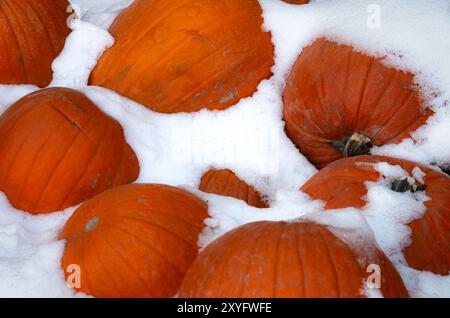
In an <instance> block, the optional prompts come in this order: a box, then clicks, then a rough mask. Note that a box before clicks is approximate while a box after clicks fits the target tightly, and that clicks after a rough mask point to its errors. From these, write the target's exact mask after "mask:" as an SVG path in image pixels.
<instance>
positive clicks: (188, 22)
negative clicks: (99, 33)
mask: <svg viewBox="0 0 450 318" xmlns="http://www.w3.org/2000/svg"><path fill="white" fill-rule="evenodd" d="M262 24H263V18H262V10H261V8H260V5H259V3H258V1H257V0H239V1H236V0H221V1H211V0H153V1H146V0H136V1H135V2H134V3H133V4H132V5H131V6H130V7H129V8H128V9H127V10H126V11H125V12H124V13H123V14H122V15H121V16H120V17H119V18H118V19H117V20H116V22H115V23H114V24H113V25H112V27H111V29H110V32H111V34H112V35H113V36H114V37H115V39H116V44H115V45H114V46H113V47H112V48H111V49H109V50H108V51H107V52H106V53H105V54H104V55H103V57H102V58H101V59H100V61H99V63H98V65H97V67H96V68H95V69H94V71H93V73H92V76H91V80H90V83H91V84H93V85H99V86H103V87H107V88H110V89H113V90H115V91H116V92H118V93H120V94H122V95H125V96H127V97H129V98H131V99H134V100H136V101H137V102H139V103H141V104H143V105H145V106H147V107H148V108H150V109H152V110H155V111H157V112H162V113H174V112H194V111H198V110H200V109H202V108H208V109H225V108H227V107H229V106H232V105H234V104H236V103H237V102H238V101H239V100H240V99H241V98H244V97H248V96H251V95H252V94H253V93H254V92H255V91H256V87H257V86H258V84H259V82H260V81H261V80H263V79H266V78H268V77H269V76H270V75H271V71H270V68H271V66H272V64H273V46H272V43H271V37H270V34H269V33H267V32H264V31H263V29H262V27H263V26H262Z"/></svg>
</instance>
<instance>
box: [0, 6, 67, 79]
mask: <svg viewBox="0 0 450 318" xmlns="http://www.w3.org/2000/svg"><path fill="white" fill-rule="evenodd" d="M69 4H70V3H69V1H67V0H2V1H0V34H1V37H0V84H34V85H37V86H40V87H44V86H47V85H48V84H49V83H50V81H51V79H52V69H51V64H52V62H53V60H54V59H55V57H57V56H58V55H59V53H60V52H61V51H62V49H63V47H64V42H65V39H66V37H67V35H68V34H69V33H70V29H69V27H68V25H67V19H68V13H67V8H68V6H69Z"/></svg>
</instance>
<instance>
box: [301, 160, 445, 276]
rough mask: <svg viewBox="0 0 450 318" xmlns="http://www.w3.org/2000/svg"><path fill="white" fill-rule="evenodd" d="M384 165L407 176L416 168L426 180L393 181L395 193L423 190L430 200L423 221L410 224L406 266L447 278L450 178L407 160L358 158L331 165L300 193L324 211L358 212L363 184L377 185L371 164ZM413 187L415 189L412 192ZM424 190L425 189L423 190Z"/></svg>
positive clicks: (361, 200)
mask: <svg viewBox="0 0 450 318" xmlns="http://www.w3.org/2000/svg"><path fill="white" fill-rule="evenodd" d="M379 162H387V163H389V164H391V165H394V166H397V165H398V166H400V167H402V168H403V169H404V170H405V171H407V172H408V173H409V174H411V175H412V171H413V169H414V168H415V167H418V168H420V169H421V170H422V171H423V172H424V173H425V174H426V176H425V177H424V182H425V185H424V186H423V185H422V186H421V187H420V188H417V185H411V184H409V185H408V184H403V185H402V183H401V181H400V183H399V182H398V181H395V183H396V184H393V187H395V188H396V189H395V190H398V191H405V190H425V192H426V195H427V196H428V197H430V198H431V200H429V201H426V202H425V203H424V204H425V206H426V212H425V214H424V215H423V217H422V218H420V219H416V220H414V221H412V222H411V223H410V224H409V227H410V228H411V231H412V236H411V239H412V243H411V245H410V246H408V247H406V248H405V249H404V251H403V252H404V254H405V258H406V261H407V262H408V264H409V265H410V266H411V267H413V268H415V269H418V270H425V271H430V272H433V273H437V274H441V275H448V273H449V271H450V178H449V177H448V176H447V175H445V174H443V173H440V172H437V171H435V170H433V169H430V168H428V167H425V166H422V165H419V164H417V163H414V162H409V161H406V160H400V159H393V158H388V157H380V156H359V157H355V158H346V159H341V160H339V161H336V162H334V163H333V164H331V165H329V166H328V167H326V168H324V169H322V170H321V171H320V172H319V173H317V174H316V175H315V176H313V177H312V178H311V179H310V180H309V181H308V182H307V183H306V184H305V185H304V186H303V187H302V188H301V191H303V192H305V193H307V194H309V195H310V196H311V197H312V198H314V199H317V200H323V201H325V202H326V208H327V209H340V208H347V207H355V208H361V207H363V206H365V205H366V203H367V202H366V201H365V198H364V197H365V195H366V194H367V188H366V186H365V182H367V181H373V182H376V181H377V180H379V179H380V177H381V176H380V173H378V172H377V171H376V170H374V168H373V164H376V163H379ZM414 187H416V188H414ZM424 187H425V188H424Z"/></svg>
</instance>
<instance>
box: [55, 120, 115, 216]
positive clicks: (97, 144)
mask: <svg viewBox="0 0 450 318" xmlns="http://www.w3.org/2000/svg"><path fill="white" fill-rule="evenodd" d="M90 118H91V119H90V120H89V123H90V122H91V121H92V118H93V116H91V117H90ZM109 125H110V121H106V126H105V128H104V129H103V130H102V132H103V136H102V138H101V139H100V140H101V142H98V143H94V144H95V146H96V148H95V150H94V151H93V152H92V156H91V159H90V160H89V161H87V162H86V165H85V166H84V168H83V173H82V174H80V177H79V178H78V180H77V181H76V183H74V185H73V187H72V190H76V189H77V187H78V185H79V184H80V182H81V180H83V178H84V176H85V175H86V172H87V171H88V169H89V167H90V166H91V165H92V163H93V162H94V160H95V158H96V157H97V156H98V154H99V152H100V149H101V146H102V145H103V144H104V143H105V142H106V138H105V136H106V132H107V130H108V127H109ZM77 127H78V125H77ZM79 129H80V128H79ZM80 132H83V131H82V130H81V129H80ZM83 133H84V132H83ZM87 138H88V139H90V140H91V141H92V139H91V138H90V137H87ZM55 170H56V169H55ZM72 194H73V193H72V191H68V192H67V194H66V196H65V197H64V198H63V200H62V201H61V204H60V205H59V208H60V209H61V208H62V207H64V205H65V203H66V201H67V200H68V199H69V197H70V196H71V195H72Z"/></svg>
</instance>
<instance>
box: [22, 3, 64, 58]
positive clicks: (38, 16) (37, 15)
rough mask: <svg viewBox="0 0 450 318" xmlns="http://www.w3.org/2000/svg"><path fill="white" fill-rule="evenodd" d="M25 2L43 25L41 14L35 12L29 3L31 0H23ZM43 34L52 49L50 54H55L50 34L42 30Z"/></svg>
mask: <svg viewBox="0 0 450 318" xmlns="http://www.w3.org/2000/svg"><path fill="white" fill-rule="evenodd" d="M25 2H26V3H27V4H28V6H29V7H30V8H31V11H33V12H34V15H35V16H36V17H37V19H38V20H39V22H40V23H41V25H45V23H44V21H43V20H42V18H41V16H40V15H39V14H38V13H37V11H36V9H35V8H34V6H33V5H32V4H31V2H30V1H29V0H25ZM44 33H45V35H46V36H47V39H48V42H49V43H51V45H50V49H51V50H52V54H53V56H57V52H55V48H54V47H53V41H52V39H51V38H50V35H49V34H48V32H47V30H46V32H44Z"/></svg>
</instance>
